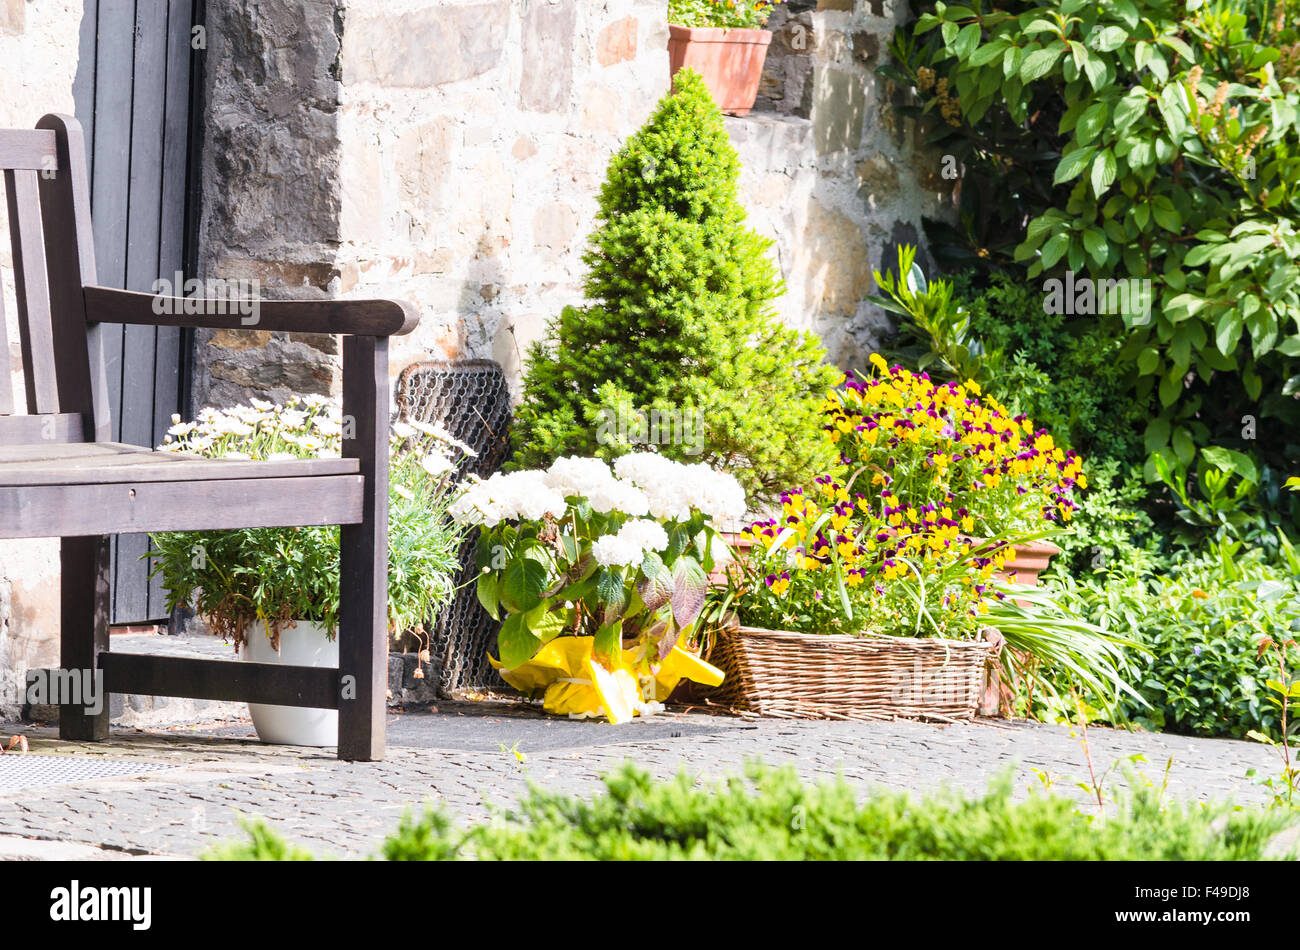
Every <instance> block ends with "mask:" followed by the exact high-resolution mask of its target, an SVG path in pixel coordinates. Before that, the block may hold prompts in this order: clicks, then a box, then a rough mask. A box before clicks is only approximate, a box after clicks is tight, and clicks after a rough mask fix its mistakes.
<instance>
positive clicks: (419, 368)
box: [397, 360, 510, 697]
mask: <svg viewBox="0 0 1300 950" xmlns="http://www.w3.org/2000/svg"><path fill="white" fill-rule="evenodd" d="M397 408H398V412H399V415H400V418H402V419H407V420H409V419H416V420H419V421H421V422H427V423H429V424H430V425H435V424H436V425H440V426H442V427H443V428H444V429H446V430H447V431H448V432H450V433H451V434H452V435H453V436H455V437H456V438H457V439H459V440H460V441H462V442H464V443H465V444H466V445H468V446H469V447H470V448H471V449H473V450H474V451H475V452H477V453H478V455H477V457H475V458H471V457H466V458H464V459H462V460H461V461H460V463H459V465H458V467H457V468H458V471H457V474H459V475H460V476H465V475H469V474H475V475H479V476H482V477H483V478H487V477H488V476H489V475H491V474H492V473H493V472H496V471H498V470H499V469H500V468H501V466H502V464H504V462H505V461H506V458H507V456H508V454H509V450H510V443H509V428H510V387H509V384H508V383H507V382H506V376H505V373H504V372H502V370H501V367H500V366H499V365H498V364H497V363H494V362H493V361H491V360H459V361H455V362H451V361H444V360H430V361H427V362H423V363H414V364H412V365H411V366H408V367H407V368H406V369H404V370H403V371H402V374H401V376H400V377H399V378H398V381H397ZM477 544H478V531H473V532H471V533H470V535H469V536H468V537H467V538H466V539H465V543H464V544H463V545H462V546H461V549H460V563H461V569H460V572H459V574H458V575H457V577H456V594H455V596H454V597H453V599H452V602H451V603H450V604H449V605H448V606H447V607H446V608H445V609H444V610H443V611H442V612H441V613H440V614H439V615H438V618H437V619H436V620H435V621H434V623H433V627H432V629H431V630H430V632H429V640H430V644H429V651H430V653H431V654H432V655H433V656H435V657H440V658H441V661H442V662H441V664H440V665H441V669H440V673H439V678H438V693H439V695H441V696H444V697H450V696H451V695H452V694H453V693H454V692H455V691H457V690H466V689H484V688H487V687H496V686H504V683H503V682H502V680H501V678H500V677H499V676H498V675H497V673H496V671H495V670H494V669H492V666H491V665H490V664H489V663H488V661H487V653H488V650H489V649H493V648H495V647H496V639H497V631H498V630H499V629H500V628H501V624H500V623H499V622H498V621H495V620H493V619H492V618H491V617H490V616H488V613H487V611H486V610H484V609H483V607H482V606H481V605H480V604H479V602H478V595H477V593H476V581H477V577H476V573H475V569H474V549H475V546H476V545H477Z"/></svg>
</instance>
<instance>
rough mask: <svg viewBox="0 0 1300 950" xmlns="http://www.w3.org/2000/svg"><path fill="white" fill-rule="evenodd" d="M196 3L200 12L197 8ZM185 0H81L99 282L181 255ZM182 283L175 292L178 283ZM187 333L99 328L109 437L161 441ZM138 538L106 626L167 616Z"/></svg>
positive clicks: (130, 541)
mask: <svg viewBox="0 0 1300 950" xmlns="http://www.w3.org/2000/svg"><path fill="white" fill-rule="evenodd" d="M200 12H201V11H200ZM194 22H195V5H194V3H193V0H87V2H86V6H85V15H84V19H83V21H82V29H81V41H80V45H81V50H80V59H79V62H78V70H77V79H76V87H75V90H74V93H75V99H76V110H77V118H78V119H79V120H80V121H81V123H82V125H83V127H84V128H85V132H86V143H87V149H88V150H89V152H90V155H89V158H90V180H91V185H90V190H91V216H92V219H93V221H94V229H95V259H96V263H97V265H98V277H99V282H100V283H101V284H103V285H105V286H109V287H122V288H125V289H127V290H141V291H150V290H153V289H154V282H155V280H156V279H158V278H160V277H163V278H166V279H168V280H173V275H175V274H176V273H178V272H184V271H186V270H187V269H188V268H187V264H188V263H190V261H189V251H190V248H189V246H188V245H189V244H190V242H189V241H188V240H187V238H188V236H189V235H190V234H191V228H190V227H189V223H190V218H191V216H192V215H194V214H195V213H196V209H194V208H193V207H192V204H193V203H192V202H191V201H189V200H188V197H189V195H190V193H191V189H190V175H189V169H190V166H191V162H190V156H191V126H192V123H191V100H192V96H191V90H192V89H196V88H198V76H197V74H196V73H197V69H198V68H199V64H198V62H197V60H196V59H195V56H196V55H197V51H195V50H194V49H192V42H191V40H192V33H191V31H192V28H193V25H194ZM177 292H178V293H179V292H180V291H179V290H178V291H177ZM191 346H192V343H191V341H190V340H189V338H188V335H187V334H183V333H182V332H181V331H180V330H178V329H176V328H174V327H163V328H156V329H155V328H151V327H112V328H109V332H108V333H106V334H105V336H104V350H105V352H104V358H105V365H106V367H107V371H108V380H109V393H110V400H111V408H112V416H113V438H114V440H116V441H120V442H130V443H133V444H136V445H158V444H159V443H160V442H162V439H163V436H164V435H165V434H166V432H167V429H168V427H169V426H170V425H171V416H172V413H176V412H181V411H182V409H183V403H184V399H185V395H186V391H187V387H188V375H189V366H188V364H189V355H190V353H189V351H190V347H191ZM148 550H149V544H148V538H147V536H145V535H123V536H121V537H119V538H118V539H116V541H115V543H114V546H113V567H112V571H113V611H112V621H113V623H142V622H147V621H153V620H159V619H162V618H164V617H165V616H166V614H167V611H166V608H165V603H164V596H163V593H162V589H161V587H160V586H159V584H158V582H157V581H156V580H155V581H153V582H150V580H149V569H150V560H149V559H148V558H147V557H144V555H146V554H147V552H148Z"/></svg>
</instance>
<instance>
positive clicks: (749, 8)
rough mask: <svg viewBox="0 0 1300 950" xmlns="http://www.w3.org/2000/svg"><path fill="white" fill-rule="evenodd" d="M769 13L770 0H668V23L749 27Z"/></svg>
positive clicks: (751, 27) (765, 17)
mask: <svg viewBox="0 0 1300 950" xmlns="http://www.w3.org/2000/svg"><path fill="white" fill-rule="evenodd" d="M771 15H772V3H771V2H770V0H668V22H669V23H674V24H676V25H678V26H721V27H727V28H735V27H741V28H745V29H753V28H755V27H760V26H762V25H763V24H764V23H766V22H767V18H768V17H769V16H771Z"/></svg>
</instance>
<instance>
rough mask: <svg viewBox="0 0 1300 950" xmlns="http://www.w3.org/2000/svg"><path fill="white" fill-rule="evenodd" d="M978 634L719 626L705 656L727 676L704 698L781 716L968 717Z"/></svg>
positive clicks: (984, 644) (976, 697)
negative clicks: (951, 636)
mask: <svg viewBox="0 0 1300 950" xmlns="http://www.w3.org/2000/svg"><path fill="white" fill-rule="evenodd" d="M991 649H992V644H990V643H989V642H988V641H985V640H975V641H962V640H940V639H935V638H927V637H853V636H844V635H834V636H819V635H816V634H807V633H792V632H789V631H784V630H761V629H758V628H756V627H740V628H731V629H726V630H720V631H719V632H718V634H717V642H716V645H715V646H714V649H713V651H712V653H711V655H710V657H709V662H711V663H713V665H715V666H717V667H719V668H720V669H722V670H723V671H724V672H725V673H726V675H727V678H726V680H725V681H724V682H723V684H722V685H721V686H720V687H718V688H717V689H716V690H713V691H711V692H710V693H708V694H707V695H708V698H709V699H710V700H711V701H712V702H715V703H721V704H723V705H726V706H731V707H733V708H737V709H747V710H750V711H752V712H756V713H758V714H760V715H763V716H773V717H777V718H783V719H894V718H914V719H971V718H973V717H974V715H975V711H976V708H977V707H978V705H979V701H980V694H981V690H982V684H983V674H984V664H985V660H986V659H987V658H988V656H989V653H990V651H991Z"/></svg>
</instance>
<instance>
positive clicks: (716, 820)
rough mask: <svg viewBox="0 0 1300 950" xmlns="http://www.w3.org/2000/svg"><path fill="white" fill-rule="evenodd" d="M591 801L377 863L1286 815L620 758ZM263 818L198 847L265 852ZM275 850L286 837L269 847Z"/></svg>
mask: <svg viewBox="0 0 1300 950" xmlns="http://www.w3.org/2000/svg"><path fill="white" fill-rule="evenodd" d="M604 782H605V788H604V790H603V792H601V793H599V794H597V795H595V796H594V797H593V798H592V799H591V800H586V799H582V798H576V797H573V796H570V795H567V794H562V793H556V792H548V791H543V790H542V789H540V788H537V787H536V786H534V787H533V788H532V789H531V791H530V792H529V794H528V795H527V796H526V797H525V798H524V800H523V801H522V802H521V803H520V804H519V805H518V806H517V807H516V808H514V809H512V810H511V811H509V812H507V813H505V814H503V815H499V816H498V817H497V818H496V820H494V821H492V822H490V823H486V824H482V825H478V826H476V827H474V828H472V829H470V830H468V831H461V830H459V829H458V828H457V827H456V825H455V823H453V822H452V821H451V820H450V819H449V818H448V817H447V815H446V813H445V812H442V811H438V810H429V811H428V812H426V813H425V815H424V816H423V817H419V818H417V817H414V816H411V815H408V816H406V817H405V818H404V819H403V820H402V823H401V825H400V826H399V828H398V830H397V831H396V833H395V834H393V835H392V836H391V837H390V838H389V839H388V840H387V841H386V842H385V843H384V845H383V851H382V854H383V857H385V858H387V859H389V860H403V861H430V860H432V861H438V860H453V859H472V858H477V859H479V860H506V861H532V860H548V861H556V860H560V861H563V860H601V861H607V860H609V861H624V860H764V861H776V860H895V861H913V860H948V861H1007V860H1010V861H1022V860H1023V861H1042V860H1052V861H1102V860H1104V861H1126V860H1169V861H1206V860H1250V859H1258V858H1261V857H1263V855H1264V851H1265V846H1266V845H1267V843H1268V842H1269V840H1270V839H1271V838H1272V837H1273V836H1274V835H1276V834H1277V833H1278V832H1279V831H1280V830H1282V828H1283V827H1285V825H1286V824H1287V823H1288V821H1289V820H1290V819H1289V817H1288V813H1287V812H1284V811H1280V810H1279V811H1266V810H1263V809H1258V810H1242V811H1233V810H1232V809H1230V808H1226V807H1203V806H1200V805H1195V804H1181V803H1172V802H1166V801H1163V800H1162V797H1161V794H1160V792H1159V791H1158V790H1156V789H1154V788H1146V787H1144V788H1140V789H1139V790H1138V791H1135V792H1133V793H1132V794H1131V795H1129V796H1128V797H1126V798H1123V799H1121V801H1120V802H1119V803H1118V804H1116V805H1114V806H1112V807H1111V808H1110V809H1109V810H1108V811H1107V813H1106V815H1105V817H1104V818H1101V819H1098V818H1094V817H1091V816H1088V815H1085V814H1083V813H1082V812H1080V811H1079V810H1078V809H1077V808H1076V807H1075V805H1074V804H1073V803H1072V802H1071V801H1069V800H1068V799H1065V798H1062V797H1059V796H1056V795H1052V794H1047V793H1037V794H1032V795H1030V797H1029V798H1028V799H1026V800H1021V801H1016V800H1014V799H1013V797H1012V785H1011V779H1010V776H1003V777H1002V778H999V779H998V780H996V781H995V782H993V783H992V785H991V786H990V787H989V790H988V791H987V792H986V793H985V794H984V795H982V796H979V797H975V798H970V799H967V798H965V797H963V796H962V795H961V794H960V793H958V792H955V791H951V790H944V791H938V792H934V793H931V794H929V795H926V796H925V797H923V798H918V797H915V796H912V795H907V794H903V793H897V792H884V791H877V792H874V793H872V794H871V795H869V796H868V797H867V798H866V799H865V800H861V801H860V800H859V798H858V794H857V792H856V791H855V790H854V788H853V787H852V786H850V785H849V784H848V783H847V782H846V781H844V780H843V779H837V780H833V781H826V782H822V783H819V784H810V783H806V782H803V781H801V780H800V779H799V777H798V776H797V775H796V774H795V772H794V770H793V769H792V768H788V767H787V768H783V769H778V770H773V769H768V768H765V767H763V766H761V765H759V764H753V765H751V766H750V767H749V769H748V770H747V777H746V778H740V777H732V778H728V779H726V780H724V781H722V782H719V783H716V784H712V785H707V786H705V785H697V784H696V782H695V780H694V779H693V778H692V777H691V776H689V775H687V774H685V773H682V774H679V775H678V776H677V777H676V778H675V779H672V780H669V781H658V780H655V779H653V778H652V777H651V776H650V775H649V774H648V773H647V772H645V771H643V770H641V769H639V768H637V767H635V766H633V765H631V764H630V763H629V764H626V765H624V766H623V767H622V768H621V769H619V770H617V771H615V772H614V773H612V774H611V775H608V776H606V777H605V779H604ZM266 834H267V832H266V829H265V828H264V827H262V828H259V829H256V830H255V833H253V834H252V836H251V840H250V841H249V842H248V843H247V844H245V845H243V846H242V847H241V846H226V847H225V848H222V849H220V850H219V851H215V852H210V853H209V854H208V855H207V857H209V858H216V859H224V860H241V859H242V860H277V858H276V857H274V855H275V854H276V851H277V847H275V846H273V845H272V843H270V842H269V841H268V840H267V838H266ZM278 847H279V849H280V850H283V849H284V848H286V847H287V846H284V845H283V844H281V845H279V846H278Z"/></svg>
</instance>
